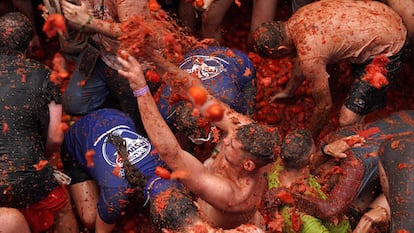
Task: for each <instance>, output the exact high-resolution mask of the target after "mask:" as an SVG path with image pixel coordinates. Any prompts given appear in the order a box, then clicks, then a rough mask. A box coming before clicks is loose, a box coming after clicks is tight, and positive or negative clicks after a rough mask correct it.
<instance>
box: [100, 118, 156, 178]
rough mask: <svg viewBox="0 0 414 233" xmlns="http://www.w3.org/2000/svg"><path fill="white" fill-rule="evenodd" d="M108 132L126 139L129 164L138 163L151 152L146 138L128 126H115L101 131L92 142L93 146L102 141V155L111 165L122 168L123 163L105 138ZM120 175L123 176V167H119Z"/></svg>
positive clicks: (114, 148)
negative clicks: (103, 131)
mask: <svg viewBox="0 0 414 233" xmlns="http://www.w3.org/2000/svg"><path fill="white" fill-rule="evenodd" d="M109 134H114V135H117V136H120V137H122V138H123V139H124V140H125V141H126V145H127V151H128V160H129V161H130V162H131V164H136V163H138V162H139V161H141V160H142V159H143V158H145V157H146V156H147V155H149V154H150V152H151V144H150V143H149V141H148V139H146V138H144V137H142V136H140V135H138V134H137V133H135V132H134V131H132V130H131V128H129V127H128V126H125V125H119V126H116V127H114V128H112V129H110V130H108V131H106V132H105V133H103V134H102V135H101V136H100V137H99V138H98V139H97V140H96V142H95V143H94V146H96V145H98V144H99V143H100V142H102V148H101V149H102V156H103V158H104V159H105V161H106V162H107V163H108V164H109V165H110V166H112V167H116V166H119V167H121V168H122V167H123V163H122V159H121V157H120V156H119V155H118V153H117V150H116V147H115V146H114V145H113V144H112V143H110V142H109V141H108V140H107V137H108V135H109ZM120 175H121V176H124V172H123V169H121V172H120Z"/></svg>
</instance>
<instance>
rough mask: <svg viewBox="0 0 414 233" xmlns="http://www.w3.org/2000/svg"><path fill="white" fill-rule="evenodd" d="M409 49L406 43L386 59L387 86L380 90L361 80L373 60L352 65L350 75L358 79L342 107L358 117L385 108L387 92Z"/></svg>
mask: <svg viewBox="0 0 414 233" xmlns="http://www.w3.org/2000/svg"><path fill="white" fill-rule="evenodd" d="M409 49H410V48H409V44H408V42H406V44H405V45H404V47H403V48H402V49H401V50H400V51H399V52H398V53H397V54H395V55H393V56H390V57H388V58H389V59H390V63H388V65H387V70H388V73H387V75H386V79H387V81H388V82H389V84H388V85H387V86H385V87H382V88H381V89H377V88H375V87H373V86H371V85H370V84H369V83H368V82H366V81H363V80H361V79H362V77H364V75H365V68H366V67H367V65H369V64H370V63H371V62H372V60H373V59H370V60H368V61H367V62H365V63H363V64H352V66H351V68H352V73H353V75H354V77H356V78H358V79H359V81H358V82H356V83H354V84H353V85H352V87H351V90H350V91H349V95H348V97H347V98H346V100H345V103H344V105H345V106H346V107H347V108H348V109H349V110H351V111H353V112H354V113H357V114H359V115H366V114H368V113H371V112H373V111H375V110H378V109H380V108H383V107H385V105H386V95H387V91H388V89H389V87H390V86H391V84H392V83H393V81H394V79H395V76H396V74H397V73H398V71H399V70H400V68H401V65H402V63H403V61H404V60H405V58H406V56H408V53H409Z"/></svg>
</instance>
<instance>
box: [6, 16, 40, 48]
mask: <svg viewBox="0 0 414 233" xmlns="http://www.w3.org/2000/svg"><path fill="white" fill-rule="evenodd" d="M32 37H33V29H32V27H31V23H30V20H29V19H28V18H27V17H26V16H25V15H23V14H22V13H20V12H10V13H7V14H5V15H3V16H1V17H0V51H1V52H2V53H6V54H8V53H10V52H12V53H15V52H16V51H17V52H24V51H25V50H26V49H27V47H28V46H29V43H30V40H31V39H32Z"/></svg>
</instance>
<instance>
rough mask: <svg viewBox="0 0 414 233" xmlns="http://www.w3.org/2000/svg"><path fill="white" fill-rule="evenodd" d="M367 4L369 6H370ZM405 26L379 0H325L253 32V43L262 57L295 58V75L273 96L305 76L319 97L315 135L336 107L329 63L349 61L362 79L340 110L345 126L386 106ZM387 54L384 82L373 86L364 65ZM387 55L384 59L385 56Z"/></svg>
mask: <svg viewBox="0 0 414 233" xmlns="http://www.w3.org/2000/svg"><path fill="white" fill-rule="evenodd" d="M368 9H369V10H368ZM406 39H407V29H406V28H405V26H404V24H403V22H402V20H401V17H400V16H399V15H398V14H397V13H395V12H394V11H393V10H392V9H391V8H390V7H388V6H387V5H385V4H383V3H380V2H376V1H349V0H333V1H332V0H329V1H326V0H322V1H316V2H314V3H310V4H308V5H305V6H303V7H302V8H300V9H299V10H298V11H296V12H295V13H294V14H293V15H292V16H291V17H290V18H289V19H288V20H287V21H286V22H280V21H277V22H269V23H266V24H263V25H262V26H261V27H259V28H258V29H257V30H256V32H255V35H254V41H255V42H254V47H255V50H256V51H257V53H258V54H259V55H261V56H268V57H272V58H282V57H288V56H292V57H294V59H295V62H294V63H295V67H294V75H292V78H291V79H290V80H289V83H288V84H287V86H286V87H285V89H284V90H283V91H282V92H280V93H277V94H276V95H274V96H273V98H272V100H273V101H274V100H276V99H278V98H285V97H290V96H291V95H292V94H293V93H294V91H295V89H296V88H297V87H298V86H299V85H300V84H301V83H302V81H303V80H304V79H305V78H306V80H308V82H309V83H310V85H311V89H312V95H313V97H314V99H315V102H316V106H315V111H314V113H313V115H312V119H311V130H312V133H313V135H314V137H317V136H318V135H319V133H320V131H321V130H322V127H323V126H324V123H326V122H327V120H328V116H329V110H330V109H331V108H332V97H331V93H330V89H329V77H330V76H329V74H328V73H327V71H326V66H327V65H328V64H334V63H337V62H340V61H347V62H350V63H352V64H354V65H355V67H353V68H358V70H357V69H355V70H354V71H356V72H358V71H359V73H356V74H355V75H356V77H357V78H360V80H359V82H356V83H355V84H354V86H353V87H352V89H351V91H350V96H349V97H348V98H347V100H346V101H345V104H344V105H343V106H342V109H341V112H340V118H339V122H340V124H341V126H345V125H350V124H353V123H355V122H357V121H358V120H360V119H361V118H362V116H363V115H365V114H367V113H370V112H372V111H374V110H376V109H378V108H380V107H383V106H384V105H385V103H384V102H385V91H386V90H387V87H388V86H389V83H390V82H391V81H392V80H393V76H392V73H393V72H394V71H397V70H398V68H399V67H400V64H401V62H400V57H401V53H402V51H401V50H402V49H403V48H404V44H405V43H406ZM378 55H383V56H386V57H388V58H389V60H390V62H389V63H388V64H387V67H385V68H386V69H387V71H388V73H387V74H386V77H384V75H383V74H379V75H380V76H381V78H382V79H383V80H384V85H380V86H379V87H374V85H373V83H371V82H369V81H368V80H364V78H363V77H364V74H365V72H364V69H365V66H366V65H368V64H369V63H370V62H371V60H372V59H373V58H374V57H376V56H378ZM385 59H386V58H385Z"/></svg>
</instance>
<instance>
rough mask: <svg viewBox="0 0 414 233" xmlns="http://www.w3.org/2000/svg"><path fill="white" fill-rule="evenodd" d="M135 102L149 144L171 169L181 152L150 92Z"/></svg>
mask: <svg viewBox="0 0 414 233" xmlns="http://www.w3.org/2000/svg"><path fill="white" fill-rule="evenodd" d="M137 102H138V108H139V111H140V114H141V119H142V123H143V125H144V128H145V131H146V132H147V134H148V137H149V138H150V140H151V143H152V144H153V145H154V146H155V148H157V151H158V153H159V155H160V157H161V159H162V160H164V161H165V162H166V163H167V164H168V165H169V166H170V167H171V165H173V164H174V161H175V160H176V155H177V154H178V153H179V151H180V150H181V147H180V145H179V143H178V141H177V139H176V138H175V135H174V134H173V133H172V132H171V130H170V128H169V127H168V125H167V123H166V122H165V121H164V119H163V118H162V116H161V114H160V112H159V111H158V107H157V105H156V103H155V101H154V98H153V97H152V95H151V93H150V92H147V93H145V94H143V95H141V96H139V97H138V98H137ZM171 168H172V169H174V168H173V167H171Z"/></svg>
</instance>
